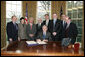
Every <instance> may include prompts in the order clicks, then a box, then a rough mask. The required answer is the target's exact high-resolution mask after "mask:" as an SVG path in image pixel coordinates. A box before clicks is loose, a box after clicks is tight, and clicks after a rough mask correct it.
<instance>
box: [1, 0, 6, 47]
mask: <svg viewBox="0 0 85 57" xmlns="http://www.w3.org/2000/svg"><path fill="white" fill-rule="evenodd" d="M5 45H6V2H5V1H1V48H2V47H4V46H5Z"/></svg>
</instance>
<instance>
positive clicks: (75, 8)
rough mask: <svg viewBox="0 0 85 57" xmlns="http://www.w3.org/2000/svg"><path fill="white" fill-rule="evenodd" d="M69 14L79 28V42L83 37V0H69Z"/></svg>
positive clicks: (77, 39)
mask: <svg viewBox="0 0 85 57" xmlns="http://www.w3.org/2000/svg"><path fill="white" fill-rule="evenodd" d="M67 15H68V16H69V17H71V19H72V22H74V23H75V24H76V26H77V29H78V36H77V38H76V41H77V42H81V38H82V20H83V1H67Z"/></svg>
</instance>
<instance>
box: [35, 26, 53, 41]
mask: <svg viewBox="0 0 85 57" xmlns="http://www.w3.org/2000/svg"><path fill="white" fill-rule="evenodd" d="M47 30H48V28H47V26H46V25H43V27H42V32H39V33H38V36H37V39H36V40H37V41H52V39H51V34H50V32H48V31H47Z"/></svg>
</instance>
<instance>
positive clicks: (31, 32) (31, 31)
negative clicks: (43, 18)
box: [26, 24, 36, 40]
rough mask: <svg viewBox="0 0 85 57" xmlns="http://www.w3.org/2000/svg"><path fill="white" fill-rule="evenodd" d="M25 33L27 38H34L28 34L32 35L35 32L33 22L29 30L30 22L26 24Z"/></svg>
mask: <svg viewBox="0 0 85 57" xmlns="http://www.w3.org/2000/svg"><path fill="white" fill-rule="evenodd" d="M26 33H27V37H28V40H35V39H34V37H33V38H31V37H30V36H29V34H34V35H35V34H36V25H35V24H33V25H32V30H31V28H30V24H28V25H27V26H26Z"/></svg>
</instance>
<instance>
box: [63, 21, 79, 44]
mask: <svg viewBox="0 0 85 57" xmlns="http://www.w3.org/2000/svg"><path fill="white" fill-rule="evenodd" d="M77 34H78V30H77V27H76V24H74V23H72V22H71V23H70V25H69V27H68V28H67V29H66V30H65V37H69V38H71V39H72V41H71V43H72V44H74V43H75V41H76V37H77Z"/></svg>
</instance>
